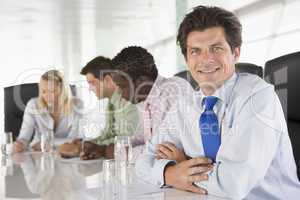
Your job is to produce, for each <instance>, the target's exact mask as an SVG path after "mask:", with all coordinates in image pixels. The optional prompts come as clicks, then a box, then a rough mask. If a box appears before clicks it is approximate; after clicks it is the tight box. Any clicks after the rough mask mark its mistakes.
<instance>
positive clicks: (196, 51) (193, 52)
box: [191, 49, 199, 55]
mask: <svg viewBox="0 0 300 200" xmlns="http://www.w3.org/2000/svg"><path fill="white" fill-rule="evenodd" d="M198 53H199V49H191V55H196V54H198Z"/></svg>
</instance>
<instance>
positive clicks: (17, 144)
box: [14, 141, 26, 153]
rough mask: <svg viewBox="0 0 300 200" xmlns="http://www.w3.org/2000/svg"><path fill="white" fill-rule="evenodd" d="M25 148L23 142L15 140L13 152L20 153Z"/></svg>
mask: <svg viewBox="0 0 300 200" xmlns="http://www.w3.org/2000/svg"><path fill="white" fill-rule="evenodd" d="M25 149H26V145H25V144H24V143H23V142H20V141H16V142H15V143H14V152H15V153H21V152H23V151H24V150H25Z"/></svg>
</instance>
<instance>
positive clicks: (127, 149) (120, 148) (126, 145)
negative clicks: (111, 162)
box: [114, 136, 132, 185]
mask: <svg viewBox="0 0 300 200" xmlns="http://www.w3.org/2000/svg"><path fill="white" fill-rule="evenodd" d="M114 156H115V162H116V168H115V169H116V175H117V178H118V179H119V181H120V183H121V184H122V185H127V184H129V183H130V180H131V178H130V173H129V166H130V164H131V162H132V145H131V137H130V136H116V137H115V146H114Z"/></svg>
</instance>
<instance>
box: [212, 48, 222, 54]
mask: <svg viewBox="0 0 300 200" xmlns="http://www.w3.org/2000/svg"><path fill="white" fill-rule="evenodd" d="M221 51H223V48H222V47H213V52H215V53H218V52H221Z"/></svg>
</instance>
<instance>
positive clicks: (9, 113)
mask: <svg viewBox="0 0 300 200" xmlns="http://www.w3.org/2000/svg"><path fill="white" fill-rule="evenodd" d="M71 90H72V93H73V95H75V94H76V91H75V86H73V85H71ZM37 96H38V83H28V84H21V85H15V86H10V87H6V88H4V115H5V116H4V129H5V132H12V133H13V137H14V139H16V138H17V137H18V135H19V132H20V129H21V125H22V121H23V115H24V110H25V107H26V104H27V102H28V101H29V100H30V99H31V98H33V97H37Z"/></svg>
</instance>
